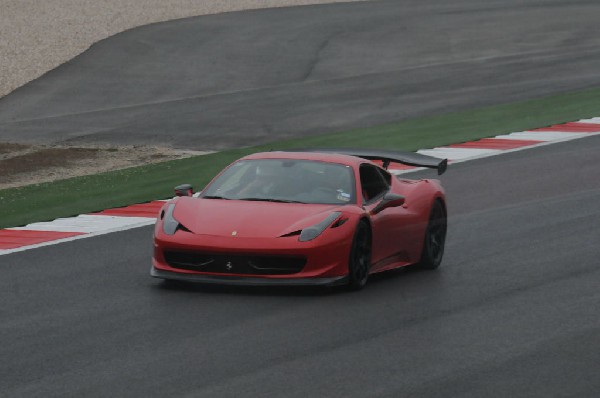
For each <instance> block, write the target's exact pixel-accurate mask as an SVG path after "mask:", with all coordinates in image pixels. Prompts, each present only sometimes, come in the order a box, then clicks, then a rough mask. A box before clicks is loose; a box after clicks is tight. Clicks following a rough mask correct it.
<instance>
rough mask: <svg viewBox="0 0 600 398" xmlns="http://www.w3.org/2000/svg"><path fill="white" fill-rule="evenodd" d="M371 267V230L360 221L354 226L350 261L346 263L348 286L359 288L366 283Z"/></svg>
mask: <svg viewBox="0 0 600 398" xmlns="http://www.w3.org/2000/svg"><path fill="white" fill-rule="evenodd" d="M370 269H371V230H370V229H369V226H368V225H367V224H366V223H365V222H363V221H361V222H359V223H358V226H357V227H356V232H355V233H354V240H353V241H352V249H351V250H350V261H349V264H348V287H349V288H350V289H352V290H360V289H362V288H363V287H365V285H366V284H367V279H369V271H370Z"/></svg>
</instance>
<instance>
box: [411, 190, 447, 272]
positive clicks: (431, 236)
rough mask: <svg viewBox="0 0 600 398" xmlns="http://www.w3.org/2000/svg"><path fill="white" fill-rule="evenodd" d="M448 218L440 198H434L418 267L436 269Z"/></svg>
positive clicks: (440, 258) (440, 261) (438, 264)
mask: <svg viewBox="0 0 600 398" xmlns="http://www.w3.org/2000/svg"><path fill="white" fill-rule="evenodd" d="M447 229H448V220H447V217H446V210H445V209H444V205H443V204H442V202H441V201H440V200H436V201H435V203H434V204H433V206H432V207H431V213H430V215H429V223H428V224H427V229H426V230H425V243H424V245H423V252H422V254H421V262H420V263H419V264H418V265H417V266H418V268H420V269H436V268H438V267H439V266H440V264H441V263H442V257H443V256H444V246H445V244H446V232H447Z"/></svg>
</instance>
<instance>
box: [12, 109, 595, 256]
mask: <svg viewBox="0 0 600 398" xmlns="http://www.w3.org/2000/svg"><path fill="white" fill-rule="evenodd" d="M598 134H600V117H596V118H592V119H583V120H579V121H577V122H570V123H564V124H559V125H554V126H549V127H543V128H539V129H534V130H528V131H521V132H516V133H511V134H507V135H498V136H496V137H493V138H483V139H480V140H477V141H471V142H463V143H460V144H452V145H448V146H444V147H437V148H432V149H421V150H418V151H417V152H418V153H422V154H424V155H430V156H435V157H438V158H442V159H445V158H447V159H448V161H449V162H450V163H459V162H465V161H469V160H473V159H479V158H483V157H488V156H495V155H500V154H504V153H508V152H514V151H520V150H523V149H529V148H534V147H538V146H542V145H549V144H554V143H557V142H564V141H570V140H574V139H578V138H584V137H590V136H592V135H598ZM417 170H422V168H418V167H411V166H403V165H390V171H391V172H392V173H394V174H404V173H409V172H413V171H417ZM163 203H164V201H153V202H149V203H143V204H136V205H132V206H126V207H120V208H116V209H108V210H104V211H101V212H98V213H91V214H82V215H79V216H77V217H70V218H59V219H56V220H54V221H50V222H38V223H33V224H29V225H26V226H24V227H18V228H7V229H2V230H0V255H3V254H9V253H14V252H18V251H24V250H29V249H33V248H36V247H41V246H48V245H54V244H58V243H62V242H68V241H72V240H76V239H82V238H88V237H92V236H97V235H103V234H108V233H111V232H117V231H124V230H127V229H131V228H138V227H142V226H147V225H152V224H154V222H155V221H156V216H157V215H158V210H159V209H160V208H161V207H162V205H163Z"/></svg>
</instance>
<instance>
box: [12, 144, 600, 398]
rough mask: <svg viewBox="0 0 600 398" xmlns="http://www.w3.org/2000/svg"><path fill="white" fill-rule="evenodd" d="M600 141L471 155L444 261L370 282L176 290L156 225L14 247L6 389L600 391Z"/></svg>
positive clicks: (58, 392) (29, 392) (23, 392)
mask: <svg viewBox="0 0 600 398" xmlns="http://www.w3.org/2000/svg"><path fill="white" fill-rule="evenodd" d="M599 149H600V137H590V138H588V139H583V140H577V141H572V142H568V143H564V144H559V145H553V146H549V147H540V148H536V149H532V150H529V151H523V152H514V153H511V154H506V155H503V156H498V157H494V158H487V159H481V160H477V161H472V162H468V163H464V164H458V165H455V166H454V167H452V168H451V169H450V170H449V171H448V173H447V174H445V175H444V176H443V182H444V184H445V186H446V188H447V193H448V198H449V209H450V214H451V215H452V216H451V218H450V229H449V241H448V246H447V252H446V257H445V260H444V263H443V266H442V268H440V269H439V270H438V271H434V272H397V273H392V274H386V275H380V276H378V277H376V278H373V280H371V282H370V284H369V285H368V286H367V288H366V290H364V291H362V292H359V293H346V292H345V291H343V290H310V289H308V290H307V289H234V288H218V287H196V286H194V287H187V288H186V287H183V288H180V289H170V288H166V287H164V286H163V285H162V283H161V282H160V281H157V280H153V279H151V278H150V277H149V276H148V270H149V264H150V255H151V249H150V246H151V245H150V242H151V241H150V236H151V228H141V229H137V230H132V231H127V232H124V233H117V234H111V235H105V236H101V237H96V238H90V239H85V240H83V241H77V242H69V243H65V244H62V245H58V246H50V247H45V248H39V249H34V250H30V251H27V252H23V253H14V254H9V255H6V256H3V258H2V264H1V268H2V269H1V271H2V273H3V276H2V278H1V279H0V298H1V301H2V304H3V305H2V308H1V309H0V311H1V319H2V325H1V328H0V339H1V341H2V342H3V344H2V345H1V346H0V357H1V358H2V359H3V360H2V361H0V391H2V392H3V394H5V395H6V396H27V397H32V396H44V397H49V396H66V395H72V396H112V395H124V396H194V397H196V396H202V397H227V396H231V397H239V396H240V395H244V396H257V397H258V396H260V397H268V396H272V397H308V396H340V397H341V396H343V397H365V396H380V397H386V396H387V397H398V396H419V397H448V396H452V397H482V396H485V397H491V396H498V397H507V396H539V397H547V396H577V397H583V396H598V393H600V379H598V377H597V371H598V364H599V363H600V312H599V308H600V289H598V286H600V268H598V254H599V252H598V244H597V242H599V241H600V229H599V228H598V225H599V223H600V207H599V206H598V203H600V189H599V188H598V185H597V184H594V183H590V182H591V181H596V182H597V181H600V169H599V168H598V164H599V163H600V150H599ZM415 175H418V174H415ZM420 175H430V174H428V173H426V172H421V174H420Z"/></svg>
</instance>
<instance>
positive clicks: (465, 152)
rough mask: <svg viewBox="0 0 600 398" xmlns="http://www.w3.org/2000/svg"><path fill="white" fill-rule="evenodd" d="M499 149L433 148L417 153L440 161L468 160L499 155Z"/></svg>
mask: <svg viewBox="0 0 600 398" xmlns="http://www.w3.org/2000/svg"><path fill="white" fill-rule="evenodd" d="M501 152H502V151H501V150H499V149H479V148H446V147H440V148H433V149H420V150H418V151H417V153H421V154H423V155H428V156H433V157H436V158H440V159H449V160H459V159H470V158H474V157H478V156H481V155H488V156H489V155H493V154H496V153H501Z"/></svg>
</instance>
